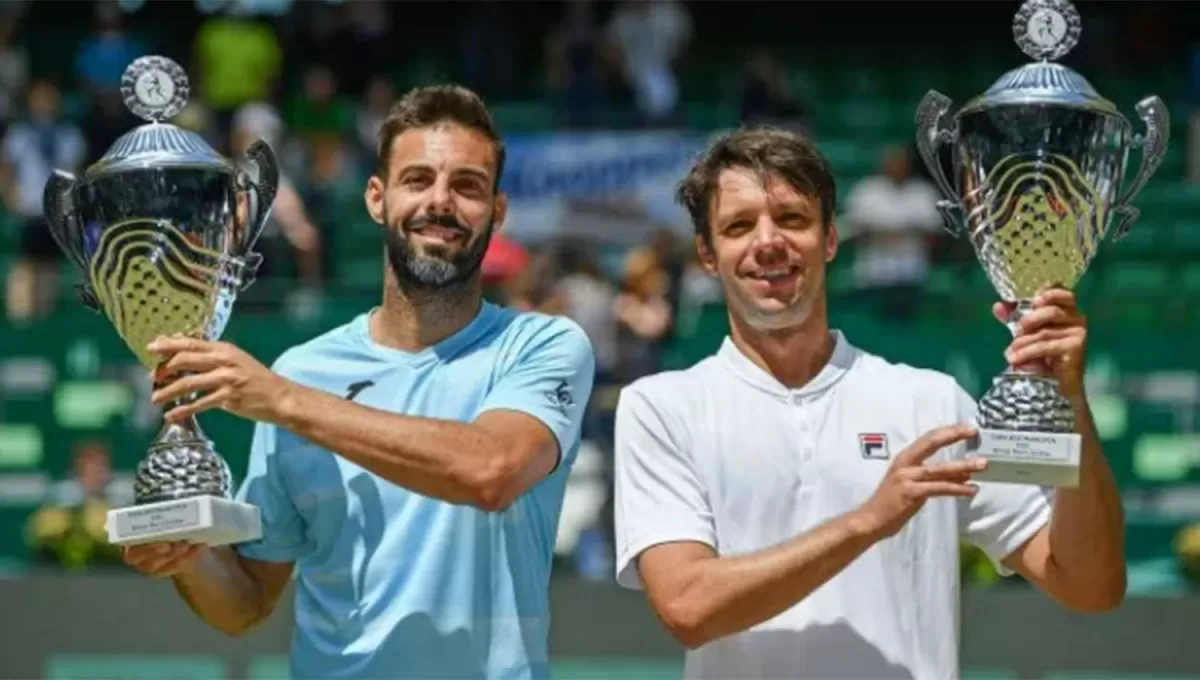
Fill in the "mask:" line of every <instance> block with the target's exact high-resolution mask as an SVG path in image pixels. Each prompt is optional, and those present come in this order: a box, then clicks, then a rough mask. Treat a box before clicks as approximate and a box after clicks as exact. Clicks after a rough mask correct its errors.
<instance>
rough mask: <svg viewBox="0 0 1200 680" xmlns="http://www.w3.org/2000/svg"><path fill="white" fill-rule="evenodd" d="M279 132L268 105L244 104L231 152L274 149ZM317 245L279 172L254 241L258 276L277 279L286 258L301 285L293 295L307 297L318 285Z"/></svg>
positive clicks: (280, 138) (316, 234)
mask: <svg viewBox="0 0 1200 680" xmlns="http://www.w3.org/2000/svg"><path fill="white" fill-rule="evenodd" d="M283 132H284V130H283V123H282V121H280V119H279V116H278V115H277V114H276V113H275V110H274V109H273V108H271V106H270V105H269V104H262V103H255V104H247V105H246V106H243V107H242V108H241V109H240V110H238V112H237V115H236V116H234V119H233V129H232V131H231V135H230V140H231V144H232V150H233V152H234V154H236V155H240V154H241V153H242V152H244V151H245V150H246V149H248V148H250V145H251V144H253V143H254V142H255V141H257V140H259V139H262V140H264V141H265V142H267V143H268V144H270V145H271V147H272V148H273V149H278V148H279V147H280V145H281V144H282V142H283V136H284V135H283ZM285 241H286V243H285ZM321 242H322V239H321V232H320V231H319V230H318V229H317V227H316V226H315V225H314V224H313V223H312V220H310V219H309V216H308V211H307V210H305V207H304V201H303V199H302V198H301V197H300V194H299V192H297V191H296V186H295V184H293V183H292V181H291V180H290V179H289V178H288V176H287V175H286V174H285V173H283V172H282V171H281V172H280V176H279V189H278V191H277V193H276V194H275V203H274V204H273V205H272V208H271V216H270V217H269V218H268V220H267V225H266V226H265V227H264V228H263V233H262V236H261V237H260V238H259V242H258V247H257V249H258V250H259V251H260V252H262V253H263V255H264V257H263V262H262V265H261V266H260V267H259V276H262V277H264V278H265V277H271V276H278V275H279V274H280V273H281V272H283V271H285V268H284V267H282V266H281V262H280V260H281V259H282V258H288V257H289V256H290V257H291V258H294V261H295V265H296V272H297V273H298V274H299V275H300V280H301V282H302V283H303V284H304V286H303V288H302V289H301V290H297V291H293V295H299V294H304V295H311V294H312V293H313V292H314V291H315V289H317V288H319V287H320V285H321Z"/></svg>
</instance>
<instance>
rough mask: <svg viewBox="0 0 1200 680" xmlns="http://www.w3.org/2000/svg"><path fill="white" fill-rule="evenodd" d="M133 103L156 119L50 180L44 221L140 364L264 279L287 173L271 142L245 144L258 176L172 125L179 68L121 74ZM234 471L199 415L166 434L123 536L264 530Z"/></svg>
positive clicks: (181, 97)
mask: <svg viewBox="0 0 1200 680" xmlns="http://www.w3.org/2000/svg"><path fill="white" fill-rule="evenodd" d="M121 90H122V93H123V94H124V97H125V104H126V105H127V106H128V107H129V109H130V110H131V111H133V112H134V113H135V114H136V115H138V116H139V117H141V118H143V119H145V120H147V121H149V122H148V123H147V124H144V125H141V126H139V127H137V128H135V129H133V130H131V131H130V132H128V133H126V134H125V135H124V136H122V137H121V138H120V139H118V140H117V141H116V142H114V143H113V145H112V147H111V148H109V150H108V152H107V153H106V154H105V155H104V157H103V158H101V159H100V160H99V161H97V162H96V163H95V164H94V165H92V166H91V167H89V168H88V169H87V170H86V171H85V172H84V173H83V176H82V177H81V178H78V179H76V178H75V177H72V176H71V175H68V174H66V173H64V172H61V171H56V172H55V173H54V174H53V175H52V176H51V178H50V180H49V182H47V184H46V188H45V192H44V196H43V200H44V204H45V206H44V207H45V214H46V219H47V221H48V222H49V225H50V230H51V232H52V233H53V235H54V238H55V240H56V241H57V242H58V245H59V247H61V248H62V249H63V251H64V252H65V253H66V254H67V256H68V257H69V258H70V259H71V261H72V262H74V263H75V265H76V266H78V267H79V269H80V270H81V271H82V272H83V278H84V283H83V284H81V285H80V286H78V289H79V292H80V296H81V297H82V298H83V302H84V304H85V305H87V306H88V307H90V308H91V309H93V310H102V311H103V312H104V314H105V315H106V316H107V317H108V319H109V321H111V322H112V324H113V326H115V327H116V330H117V333H119V334H120V336H121V338H122V339H124V340H125V342H126V344H128V346H129V348H130V349H131V350H132V351H133V353H134V354H135V355H136V356H137V358H138V360H139V361H140V362H141V363H142V364H143V365H145V366H146V367H147V368H149V369H151V370H153V369H154V368H156V366H157V364H158V358H157V357H156V356H155V355H153V354H151V353H150V352H148V351H147V349H146V346H147V345H148V344H149V343H150V341H151V340H153V339H154V338H156V337H158V336H160V335H188V336H193V337H201V338H204V339H209V340H214V339H217V338H218V337H220V335H221V333H222V332H223V331H224V330H225V324H226V323H227V322H228V321H229V314H230V311H231V309H232V307H233V303H234V300H235V298H236V297H237V294H238V292H240V291H241V290H243V289H245V288H246V286H248V285H250V283H251V282H252V281H253V278H254V273H255V271H256V269H257V267H258V264H259V262H260V261H261V256H259V255H258V254H256V253H253V252H251V250H250V249H251V247H252V246H253V245H254V243H255V241H256V240H257V238H258V236H259V234H260V233H261V231H262V228H263V225H264V224H265V222H266V219H267V215H268V214H269V212H270V209H271V204H272V202H273V201H274V198H275V190H276V187H277V186H278V181H279V172H278V166H277V165H276V160H275V155H274V153H273V152H272V151H271V148H270V147H269V146H268V145H267V144H266V143H265V142H263V141H261V140H260V141H258V142H256V143H255V144H254V145H253V146H252V147H250V149H249V150H248V151H247V152H246V160H247V161H249V162H250V163H251V164H252V165H253V166H254V169H256V171H257V172H256V174H257V177H256V178H254V179H252V178H251V176H250V175H249V174H248V173H247V172H246V171H245V170H243V169H241V168H240V167H239V166H238V165H235V164H234V163H232V162H231V161H229V160H227V159H226V158H223V157H222V156H220V155H219V154H217V153H216V152H215V151H214V150H213V149H212V148H211V147H210V146H209V145H208V144H206V143H205V142H204V140H203V139H201V138H200V136H199V135H196V134H195V133H193V132H190V131H187V130H183V129H180V128H178V127H175V126H173V125H170V124H168V123H166V122H164V121H166V120H168V119H169V118H171V117H172V116H175V115H176V114H178V113H179V111H180V110H181V109H182V108H183V106H184V104H185V103H186V102H187V98H188V79H187V75H186V74H185V73H184V72H183V69H181V68H180V67H179V66H178V65H177V64H175V63H174V62H172V61H170V60H169V59H165V58H163V57H158V56H148V57H142V58H139V59H137V60H135V61H134V62H133V63H132V64H130V65H129V67H128V68H127V69H126V71H125V74H124V77H123V78H122V80H121ZM231 486H232V484H231V475H230V471H229V466H228V465H227V464H226V462H225V461H224V460H223V459H222V458H221V457H220V455H218V454H217V452H216V451H215V450H214V449H213V445H212V442H211V441H209V440H208V439H207V438H206V437H205V436H204V433H203V432H202V431H201V430H200V427H199V425H198V424H197V423H196V421H195V420H194V419H189V420H188V421H186V422H184V423H181V424H177V425H176V424H168V425H166V426H164V427H163V428H162V430H160V431H159V433H158V436H157V437H155V439H154V441H153V443H152V444H151V445H150V449H149V452H148V455H147V456H146V458H145V459H143V460H142V462H141V463H140V465H139V466H138V470H137V477H136V481H135V483H134V499H135V505H134V506H133V507H129V508H121V509H117V510H113V511H110V512H109V514H108V525H107V528H108V537H109V540H110V541H111V542H113V543H117V544H137V543H148V542H152V541H167V540H188V541H194V542H198V543H206V544H209V545H224V544H229V543H238V542H242V541H246V540H253V539H257V538H259V537H261V533H262V528H261V519H260V514H259V509H258V508H257V507H255V506H252V505H248V504H245V503H240V502H237V501H235V500H233V499H232V497H231V493H230V491H231Z"/></svg>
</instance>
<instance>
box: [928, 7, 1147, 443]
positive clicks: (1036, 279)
mask: <svg viewBox="0 0 1200 680" xmlns="http://www.w3.org/2000/svg"><path fill="white" fill-rule="evenodd" d="M1079 32H1080V27H1079V18H1078V14H1077V13H1076V12H1075V9H1074V8H1073V7H1072V6H1071V4H1070V3H1069V2H1068V1H1067V0H1027V2H1026V3H1025V4H1024V5H1023V6H1022V7H1021V10H1020V11H1019V12H1018V13H1017V17H1016V19H1015V20H1014V26H1013V33H1014V36H1015V37H1016V38H1017V40H1018V44H1019V45H1020V46H1021V47H1022V49H1023V50H1025V51H1026V52H1027V53H1028V54H1030V56H1034V57H1035V58H1040V59H1043V61H1040V62H1035V63H1031V64H1027V65H1025V66H1022V67H1020V68H1018V69H1014V70H1012V71H1010V72H1008V73H1006V74H1004V75H1003V76H1001V77H1000V79H998V80H997V81H996V83H995V84H994V85H993V86H992V87H991V88H989V89H988V90H987V91H986V92H985V93H983V94H982V95H981V96H979V97H976V98H975V99H972V100H971V101H970V102H968V104H967V105H966V106H964V107H962V109H961V110H959V111H958V112H956V113H954V114H953V115H951V109H952V103H951V101H950V99H949V98H948V97H946V96H945V95H943V94H941V93H939V92H936V91H930V92H929V93H928V94H926V95H925V97H924V98H923V99H922V100H921V103H920V105H919V106H918V108H917V114H916V125H917V150H918V152H919V153H920V155H921V158H922V160H923V161H924V162H925V164H926V166H927V167H928V168H929V170H930V173H931V174H932V176H933V179H934V182H935V183H936V185H937V187H938V189H939V191H940V193H941V194H942V195H943V196H944V197H945V198H944V199H943V200H941V201H939V203H938V210H939V212H941V214H942V216H943V217H944V219H945V221H946V225H947V227H948V228H949V229H950V230H951V231H953V232H959V231H966V233H967V236H968V238H969V239H970V240H971V245H972V246H973V248H974V250H975V254H976V256H977V257H978V259H979V262H980V264H981V265H982V266H983V269H984V271H985V272H986V273H987V276H988V279H989V280H990V281H991V283H992V285H993V286H994V287H995V289H996V292H997V293H998V294H999V295H1000V298H1001V299H1003V300H1006V301H1009V302H1016V303H1018V309H1019V311H1021V312H1023V311H1024V310H1027V309H1028V308H1029V306H1030V302H1031V301H1032V299H1033V298H1034V297H1035V296H1037V294H1039V293H1041V292H1043V291H1045V290H1047V289H1049V288H1052V287H1062V288H1068V289H1071V288H1074V286H1075V285H1076V284H1077V283H1078V282H1079V279H1080V278H1081V277H1082V276H1083V275H1084V273H1085V272H1086V271H1087V268H1088V266H1089V265H1090V264H1091V262H1092V260H1093V258H1094V257H1095V256H1096V253H1097V250H1098V249H1099V246H1100V243H1101V241H1102V240H1103V239H1104V237H1105V235H1106V234H1107V233H1108V232H1109V231H1113V232H1115V236H1116V237H1118V238H1119V237H1121V236H1123V235H1124V234H1125V232H1126V231H1127V230H1128V229H1129V227H1130V226H1131V225H1132V223H1133V222H1134V221H1135V220H1136V219H1137V217H1138V210H1137V209H1136V208H1134V207H1133V206H1132V205H1130V203H1131V201H1132V200H1133V199H1134V198H1135V197H1136V196H1137V194H1138V192H1139V191H1140V190H1141V188H1142V187H1143V186H1145V183H1146V181H1147V180H1148V179H1149V178H1150V177H1151V176H1152V175H1153V174H1154V172H1155V170H1157V168H1158V166H1159V164H1160V163H1161V162H1162V160H1163V156H1164V155H1165V152H1166V147H1167V133H1168V130H1169V128H1170V125H1169V121H1168V120H1167V111H1166V107H1165V106H1164V105H1163V103H1162V100H1161V99H1159V98H1158V97H1149V98H1147V99H1144V100H1142V101H1141V102H1139V103H1138V105H1137V107H1136V111H1137V113H1138V116H1139V118H1141V120H1142V123H1143V125H1144V126H1145V132H1144V133H1143V134H1139V135H1135V134H1134V133H1133V131H1132V125H1131V124H1130V122H1129V120H1128V119H1126V118H1125V117H1124V116H1122V115H1121V114H1120V112H1119V111H1118V109H1117V107H1116V106H1115V105H1113V103H1112V102H1110V101H1108V100H1107V99H1104V98H1103V97H1101V96H1100V95H1099V94H1098V93H1097V92H1096V91H1095V89H1094V88H1093V87H1092V86H1091V84H1090V83H1088V81H1087V80H1086V79H1085V78H1084V77H1083V76H1081V75H1079V74H1078V73H1076V72H1075V71H1073V70H1071V69H1069V68H1067V67H1065V66H1062V65H1060V64H1053V63H1049V62H1047V61H1045V59H1050V58H1057V57H1059V56H1062V55H1063V54H1065V53H1066V51H1067V50H1069V49H1070V47H1071V46H1073V45H1074V43H1075V41H1077V40H1078V38H1079ZM944 147H946V148H948V149H949V151H950V165H951V167H952V168H953V170H952V171H951V173H950V174H949V175H947V173H945V172H944V171H943V165H942V159H941V158H940V152H941V150H942V148H944ZM1134 150H1139V151H1141V167H1140V168H1139V169H1138V172H1137V174H1136V175H1135V176H1134V177H1133V179H1132V180H1131V181H1129V182H1128V187H1127V188H1126V189H1125V190H1124V191H1122V187H1123V186H1124V185H1125V184H1126V179H1127V178H1126V176H1125V171H1126V165H1127V163H1128V160H1129V153H1130V151H1134ZM980 421H981V426H983V427H987V428H995V429H1011V430H1036V431H1044V432H1069V431H1071V429H1073V419H1072V418H1071V411H1070V405H1069V403H1068V402H1067V401H1066V400H1065V399H1064V398H1063V397H1062V396H1061V394H1059V392H1058V389H1057V387H1056V385H1055V384H1054V381H1052V380H1049V379H1045V378H1038V377H1035V376H1030V375H1026V374H1023V373H1020V372H1017V371H1013V370H1010V371H1007V372H1005V373H1004V374H1003V375H1001V376H1000V377H998V378H997V379H996V381H995V383H994V384H993V386H992V389H991V390H990V391H989V392H988V394H987V395H985V396H984V398H983V400H982V402H981V403H980Z"/></svg>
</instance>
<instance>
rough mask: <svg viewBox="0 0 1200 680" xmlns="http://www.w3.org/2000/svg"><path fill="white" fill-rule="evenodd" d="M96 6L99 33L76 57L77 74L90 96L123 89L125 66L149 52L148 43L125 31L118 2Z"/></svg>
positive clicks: (80, 49)
mask: <svg viewBox="0 0 1200 680" xmlns="http://www.w3.org/2000/svg"><path fill="white" fill-rule="evenodd" d="M95 8H96V9H95V32H94V33H93V34H92V37H90V38H88V39H87V40H85V41H84V43H83V44H82V45H81V46H80V47H79V52H78V54H77V55H76V57H75V77H76V79H77V80H78V82H79V84H80V85H81V86H82V87H83V88H84V89H85V90H86V91H87V94H88V95H89V96H95V95H98V94H103V93H106V92H119V91H120V89H121V76H123V75H124V74H125V69H126V68H128V67H129V64H130V63H131V62H133V60H134V59H137V58H138V57H141V56H144V55H145V54H146V47H145V45H143V44H142V43H141V41H138V40H135V39H134V38H131V37H130V36H129V35H128V34H127V33H126V32H125V21H124V17H123V16H122V14H121V8H120V6H119V5H118V4H117V3H115V2H98V3H96V5H95Z"/></svg>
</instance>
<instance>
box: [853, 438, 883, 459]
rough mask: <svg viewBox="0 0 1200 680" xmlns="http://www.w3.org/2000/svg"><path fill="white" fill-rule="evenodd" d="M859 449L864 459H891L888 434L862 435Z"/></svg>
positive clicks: (859, 439)
mask: <svg viewBox="0 0 1200 680" xmlns="http://www.w3.org/2000/svg"><path fill="white" fill-rule="evenodd" d="M858 448H859V450H860V451H862V456H863V458H866V459H868V460H887V459H888V458H890V457H891V454H890V453H889V452H888V443H887V435H886V434H860V435H858Z"/></svg>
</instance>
